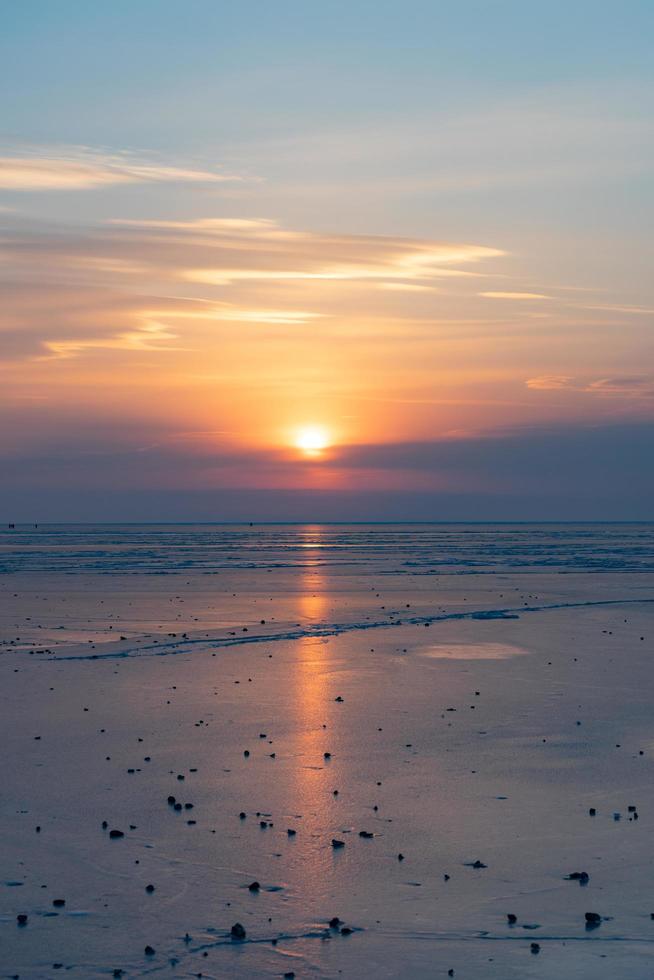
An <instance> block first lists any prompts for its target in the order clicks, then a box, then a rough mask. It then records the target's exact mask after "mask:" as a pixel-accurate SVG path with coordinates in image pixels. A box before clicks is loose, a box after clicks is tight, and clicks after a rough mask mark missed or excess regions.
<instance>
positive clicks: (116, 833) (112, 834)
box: [109, 830, 125, 840]
mask: <svg viewBox="0 0 654 980" xmlns="http://www.w3.org/2000/svg"><path fill="white" fill-rule="evenodd" d="M109 836H110V837H111V839H112V840H118V838H119V837H124V836H125V834H124V833H123V832H122V830H110V831H109Z"/></svg>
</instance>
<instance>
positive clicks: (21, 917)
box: [16, 912, 27, 926]
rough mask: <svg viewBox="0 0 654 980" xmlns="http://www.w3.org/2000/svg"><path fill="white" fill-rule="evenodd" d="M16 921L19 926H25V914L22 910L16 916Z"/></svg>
mask: <svg viewBox="0 0 654 980" xmlns="http://www.w3.org/2000/svg"><path fill="white" fill-rule="evenodd" d="M16 922H17V923H18V925H19V926H26V925H27V916H26V915H25V913H24V912H20V913H19V914H18V915H17V916H16Z"/></svg>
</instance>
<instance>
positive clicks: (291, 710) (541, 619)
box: [0, 566, 654, 980]
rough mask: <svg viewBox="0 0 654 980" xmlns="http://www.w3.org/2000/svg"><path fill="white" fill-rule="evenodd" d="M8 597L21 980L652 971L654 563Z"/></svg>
mask: <svg viewBox="0 0 654 980" xmlns="http://www.w3.org/2000/svg"><path fill="white" fill-rule="evenodd" d="M0 598H1V600H2V601H1V606H0V608H1V610H2V613H1V617H0V641H1V645H0V671H1V676H2V685H1V712H2V713H1V717H2V731H3V761H4V765H3V778H2V792H1V794H0V813H1V815H2V827H3V834H2V836H1V838H0V867H1V868H2V872H1V874H2V881H1V882H0V946H1V950H2V955H1V963H2V973H1V974H0V975H1V976H7V977H9V976H14V975H18V976H20V977H21V978H37V977H38V978H40V977H56V976H60V975H64V974H65V975H66V976H69V977H75V978H95V977H107V976H112V975H114V971H120V970H122V971H124V973H123V974H122V975H124V976H126V977H140V976H157V975H163V976H173V977H192V976H199V975H202V976H203V977H215V978H218V977H253V978H258V977H275V976H282V977H283V976H284V975H286V974H291V973H293V974H294V975H295V976H296V977H298V978H299V977H356V976H359V977H361V976H363V977H389V978H390V977H409V976H410V977H420V978H421V977H439V976H443V977H447V976H448V973H449V971H454V972H453V975H454V976H455V977H465V978H475V980H480V978H487V977H492V978H502V980H504V978H508V980H512V978H524V977H534V978H539V977H542V978H554V977H556V978H561V977H566V978H568V977H569V978H575V977H580V978H582V977H583V978H591V977H592V978H595V977H597V978H609V977H611V978H615V977H620V978H633V980H640V978H643V980H645V978H648V977H651V976H652V975H653V974H654V919H653V918H652V915H653V913H654V883H653V881H654V879H653V877H652V858H651V850H652V849H651V840H652V830H653V826H654V779H653V776H654V765H653V764H654V713H653V712H652V691H653V685H652V680H653V667H652V652H653V651H652V637H653V636H654V629H653V626H654V623H653V620H654V588H653V581H652V576H651V574H649V573H643V572H640V573H634V572H633V571H625V572H619V571H615V570H608V571H605V573H604V574H602V575H597V574H591V573H590V572H589V571H584V570H579V571H574V572H573V573H571V574H565V575H562V574H560V573H559V572H558V571H548V570H543V569H542V568H540V569H537V570H535V571H534V570H530V571H529V573H528V574H527V573H526V572H525V571H523V570H519V569H511V568H508V567H506V568H504V569H502V570H501V573H498V574H492V575H484V574H469V575H466V576H460V575H453V574H452V575H449V574H439V575H438V576H434V577H429V576H423V577H418V576H406V575H403V574H399V573H398V574H396V575H394V574H385V575H384V576H381V575H380V574H378V569H372V568H363V569H361V568H359V569H357V570H356V572H354V571H353V572H352V573H351V574H348V575H340V574H339V575H337V574H335V573H334V572H333V571H330V570H325V569H324V568H321V567H320V566H316V567H313V568H312V567H311V566H309V567H307V568H304V569H303V570H302V571H301V573H300V572H297V571H288V570H277V571H273V572H263V571H258V572H256V573H253V572H252V571H251V570H247V569H239V570H234V571H231V572H229V574H228V575H227V574H222V575H218V576H213V577H211V576H206V575H203V574H199V573H197V571H193V570H191V571H184V572H181V573H178V574H174V575H168V576H160V577H158V576H152V575H136V576H134V575H129V574H126V573H124V572H115V573H114V574H112V575H111V576H102V575H99V574H96V573H92V572H81V573H80V574H77V575H69V576H66V575H62V574H61V573H59V572H56V571H51V570H50V571H44V572H40V573H37V572H35V571H30V572H21V571H17V572H14V573H12V574H6V575H3V576H2V577H1V579H0ZM262 620H263V621H264V622H262ZM170 634H175V635H170ZM169 798H174V803H170V802H169ZM175 804H181V809H179V808H178V809H176V808H175ZM187 804H191V806H190V807H187ZM591 811H594V815H591ZM618 815H619V816H618ZM103 823H104V824H105V826H103ZM112 830H118V831H121V832H122V834H123V835H124V836H120V837H119V836H116V835H114V836H113V837H112V836H111V833H110V832H111V831H112ZM289 831H290V833H289ZM333 841H337V842H339V843H340V844H342V846H334V844H333ZM400 855H401V856H402V857H400ZM475 865H476V866H475ZM582 872H585V874H586V875H587V876H588V880H586V879H585V877H582V878H581V880H579V879H578V878H577V879H576V880H575V879H573V880H566V876H568V875H570V874H571V873H582ZM255 882H256V883H258V885H259V887H258V888H251V887H250V886H252V885H253V884H254V883H255ZM150 885H152V886H154V888H153V890H152V889H148V886H150ZM61 900H63V901H64V902H65V904H64V905H61V904H58V905H55V904H53V903H54V902H55V901H59V902H61ZM586 913H595V914H596V915H597V916H599V923H597V922H592V921H591V922H587V921H586ZM19 915H26V916H27V921H26V923H25V924H24V925H20V924H19V923H18V922H17V916H19ZM509 915H510V916H515V921H514V922H510V921H509V919H508V918H507V917H508V916H509ZM334 917H337V918H338V920H339V924H338V926H335V927H330V925H329V923H330V920H332V919H333V918H334ZM236 923H240V924H241V925H242V926H243V927H244V929H245V938H244V939H238V938H233V937H232V936H231V934H230V930H231V928H232V926H233V925H235V924H236ZM343 929H344V931H343ZM349 930H351V932H350V931H349ZM533 944H535V945H533ZM146 947H150V948H151V950H152V951H153V952H149V953H146ZM115 975H116V976H119V975H121V974H120V973H116V974H115Z"/></svg>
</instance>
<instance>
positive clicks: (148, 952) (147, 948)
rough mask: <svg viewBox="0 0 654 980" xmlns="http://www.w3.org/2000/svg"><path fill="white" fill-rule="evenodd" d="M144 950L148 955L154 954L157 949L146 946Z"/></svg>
mask: <svg viewBox="0 0 654 980" xmlns="http://www.w3.org/2000/svg"><path fill="white" fill-rule="evenodd" d="M143 952H144V953H145V955H146V956H154V954H155V952H156V950H154V949H153V948H152V946H146V947H145V949H144V950H143Z"/></svg>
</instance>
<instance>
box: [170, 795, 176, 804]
mask: <svg viewBox="0 0 654 980" xmlns="http://www.w3.org/2000/svg"><path fill="white" fill-rule="evenodd" d="M175 802H176V800H175V797H174V796H169V797H168V806H174V805H175Z"/></svg>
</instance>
